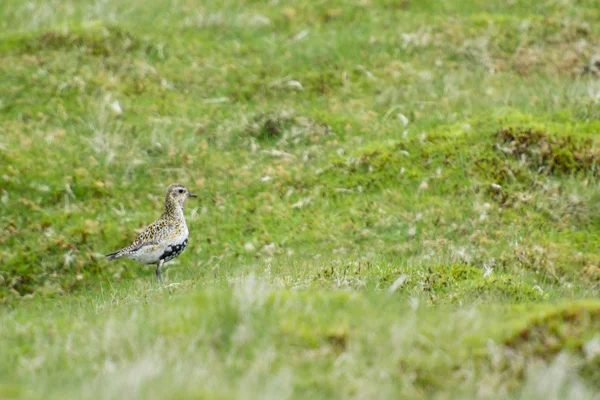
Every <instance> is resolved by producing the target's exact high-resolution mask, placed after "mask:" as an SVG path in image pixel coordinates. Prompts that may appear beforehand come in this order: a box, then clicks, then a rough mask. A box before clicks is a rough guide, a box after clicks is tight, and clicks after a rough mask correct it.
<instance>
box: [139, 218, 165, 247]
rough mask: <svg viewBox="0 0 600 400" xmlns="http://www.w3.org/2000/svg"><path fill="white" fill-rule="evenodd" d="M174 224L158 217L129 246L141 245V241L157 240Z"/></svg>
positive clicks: (163, 236)
mask: <svg viewBox="0 0 600 400" xmlns="http://www.w3.org/2000/svg"><path fill="white" fill-rule="evenodd" d="M174 228H175V224H173V223H172V222H169V221H167V220H165V219H162V218H159V219H157V220H156V221H154V222H153V223H151V224H150V225H149V226H148V227H147V228H146V229H144V231H143V232H142V233H140V235H139V236H138V237H137V239H136V240H135V241H134V242H133V243H132V244H131V246H137V245H141V244H143V243H151V242H159V241H160V240H162V239H163V238H165V237H166V236H168V235H169V234H170V233H171V232H172V231H173V229H174Z"/></svg>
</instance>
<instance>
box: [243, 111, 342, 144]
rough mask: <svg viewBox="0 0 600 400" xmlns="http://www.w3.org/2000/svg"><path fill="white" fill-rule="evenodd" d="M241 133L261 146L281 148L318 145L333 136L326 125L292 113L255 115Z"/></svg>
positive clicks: (281, 112)
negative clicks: (268, 145)
mask: <svg viewBox="0 0 600 400" xmlns="http://www.w3.org/2000/svg"><path fill="white" fill-rule="evenodd" d="M243 133H244V135H245V136H249V137H252V138H254V139H256V140H258V141H259V142H261V143H263V144H274V145H276V146H277V147H281V148H287V147H293V146H295V145H301V144H315V143H319V142H321V141H322V140H323V139H324V138H325V137H328V136H333V135H334V134H335V133H334V132H333V130H332V129H331V127H330V126H328V125H327V124H324V123H320V122H317V121H315V120H313V119H311V118H308V117H303V116H298V115H294V113H293V112H292V111H279V112H270V113H259V114H256V115H255V116H254V118H253V119H252V121H251V122H250V123H248V124H247V125H246V127H245V129H244V132H243Z"/></svg>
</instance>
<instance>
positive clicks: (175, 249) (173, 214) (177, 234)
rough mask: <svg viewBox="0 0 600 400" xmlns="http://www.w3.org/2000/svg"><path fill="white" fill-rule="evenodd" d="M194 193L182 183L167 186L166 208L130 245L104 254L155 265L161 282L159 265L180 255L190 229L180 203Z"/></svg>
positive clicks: (109, 256) (111, 257) (114, 258)
mask: <svg viewBox="0 0 600 400" xmlns="http://www.w3.org/2000/svg"><path fill="white" fill-rule="evenodd" d="M188 197H196V195H194V194H191V193H190V192H188V190H187V189H186V187H185V186H183V185H182V184H180V183H174V184H172V185H170V186H169V187H168V188H167V193H166V196H165V211H164V212H163V213H162V215H161V216H160V217H159V218H158V219H157V220H156V221H154V222H153V223H152V224H150V226H148V227H147V228H146V229H144V231H143V232H142V233H140V235H139V236H138V237H137V239H136V240H135V241H134V242H133V243H132V244H131V245H129V246H127V247H125V248H123V249H121V250H118V251H116V252H114V253H111V254H108V255H107V256H106V258H107V260H109V261H112V260H116V259H119V258H129V259H132V260H134V261H137V262H140V263H142V264H156V277H157V278H158V280H159V281H160V282H161V283H162V282H163V279H162V273H161V272H162V266H163V264H164V263H166V262H167V261H170V260H172V259H174V258H175V257H177V256H179V255H180V254H181V253H182V252H183V251H184V250H185V248H186V247H187V244H188V236H189V231H188V228H187V225H186V223H185V217H184V215H183V204H184V202H185V200H186V199H187V198H188Z"/></svg>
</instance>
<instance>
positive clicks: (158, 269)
mask: <svg viewBox="0 0 600 400" xmlns="http://www.w3.org/2000/svg"><path fill="white" fill-rule="evenodd" d="M164 263H165V262H164V261H163V260H160V261H159V262H158V263H157V264H156V279H158V281H159V282H160V283H161V284H162V285H164V284H165V281H164V279H163V277H162V266H163V264H164Z"/></svg>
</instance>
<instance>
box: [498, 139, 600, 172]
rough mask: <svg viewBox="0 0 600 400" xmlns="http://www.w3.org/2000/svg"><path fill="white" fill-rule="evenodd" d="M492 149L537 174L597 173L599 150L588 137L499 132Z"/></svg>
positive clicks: (599, 157) (599, 159) (599, 158)
mask: <svg viewBox="0 0 600 400" xmlns="http://www.w3.org/2000/svg"><path fill="white" fill-rule="evenodd" d="M495 138H496V140H497V143H496V146H495V149H496V151H497V152H498V153H499V154H502V155H504V156H506V157H508V158H512V159H516V160H518V161H520V162H521V163H523V164H524V165H526V166H527V168H528V169H530V170H531V171H533V172H535V173H538V174H551V175H560V174H567V175H568V174H576V173H580V172H584V173H586V174H590V175H593V176H597V174H598V168H599V167H598V162H599V161H600V151H599V150H598V149H597V148H595V146H594V142H593V141H592V139H590V138H586V139H581V138H576V137H575V136H573V135H567V136H557V135H550V134H548V133H546V132H542V131H535V130H531V129H515V128H508V129H501V130H499V131H497V132H496V134H495Z"/></svg>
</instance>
